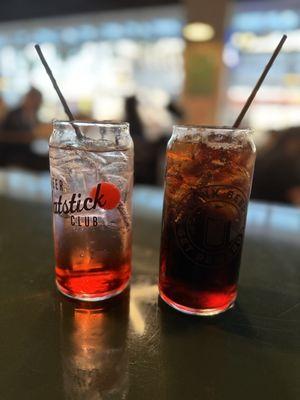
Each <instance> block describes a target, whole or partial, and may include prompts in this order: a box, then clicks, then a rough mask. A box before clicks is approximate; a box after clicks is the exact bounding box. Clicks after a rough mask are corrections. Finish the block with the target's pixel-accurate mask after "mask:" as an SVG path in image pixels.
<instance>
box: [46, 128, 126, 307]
mask: <svg viewBox="0 0 300 400" xmlns="http://www.w3.org/2000/svg"><path fill="white" fill-rule="evenodd" d="M75 129H76V130H77V132H78V130H80V133H81V134H80V135H78V133H77V134H76V131H75ZM49 155H50V173H51V180H52V200H53V233H54V247H55V260H56V284H57V287H58V289H59V290H60V291H61V292H62V293H64V294H65V295H67V296H69V297H73V298H77V299H81V300H89V301H96V300H101V299H106V298H108V297H111V296H114V295H116V294H118V293H120V292H121V291H123V290H124V289H125V287H126V286H127V285H128V281H129V278H130V274H131V194H132V183H133V142H132V139H131V137H130V134H129V125H128V124H127V123H112V122H99V123H91V122H78V121H76V122H72V123H70V122H64V121H55V122H54V129H53V133H52V135H51V138H50V149H49Z"/></svg>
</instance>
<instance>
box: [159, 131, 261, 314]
mask: <svg viewBox="0 0 300 400" xmlns="http://www.w3.org/2000/svg"><path fill="white" fill-rule="evenodd" d="M254 163H255V145H254V142H253V140H252V134H251V131H249V130H246V129H231V128H214V127H197V126H177V127H175V128H174V131H173V135H172V137H171V140H170V142H169V144H168V149H167V167H166V183H165V198H164V212H163V226H162V238H161V258H160V279H159V290H160V296H161V297H162V299H163V300H165V301H166V302H167V303H168V304H169V305H171V306H173V307H174V308H176V309H179V310H180V311H183V312H187V313H192V314H200V315H214V314H218V313H220V312H222V311H225V310H226V309H228V308H230V307H231V306H232V305H233V304H234V301H235V299H236V296H237V282H238V275H239V268H240V261H241V254H242V245H243V238H244V231H245V222H246V214H247V206H248V200H249V196H250V191H251V183H252V176H253V168H254Z"/></svg>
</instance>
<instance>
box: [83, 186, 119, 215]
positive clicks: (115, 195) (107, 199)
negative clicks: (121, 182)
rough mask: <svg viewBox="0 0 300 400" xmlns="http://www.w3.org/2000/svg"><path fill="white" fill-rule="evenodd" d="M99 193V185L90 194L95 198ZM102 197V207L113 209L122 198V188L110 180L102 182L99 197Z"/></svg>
mask: <svg viewBox="0 0 300 400" xmlns="http://www.w3.org/2000/svg"><path fill="white" fill-rule="evenodd" d="M96 194H97V186H94V187H93V189H92V190H91V192H90V196H91V197H92V198H93V199H95V197H96ZM99 197H100V199H101V204H102V205H101V208H104V210H112V209H113V208H116V207H117V205H118V204H119V203H120V200H121V193H120V190H119V189H118V188H117V186H116V185H114V184H113V183H110V182H101V183H100V193H99V196H98V198H99Z"/></svg>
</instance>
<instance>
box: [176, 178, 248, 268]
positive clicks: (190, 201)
mask: <svg viewBox="0 0 300 400" xmlns="http://www.w3.org/2000/svg"><path fill="white" fill-rule="evenodd" d="M184 203H185V204H184V209H185V210H187V211H186V212H185V213H183V214H182V215H181V216H180V217H179V218H178V219H177V221H176V223H175V224H174V226H175V233H176V238H177V241H178V244H179V247H180V248H181V250H182V252H183V253H184V254H185V256H186V257H187V258H188V259H189V260H190V261H192V262H193V263H194V264H197V265H199V266H202V267H209V268H211V267H219V266H222V264H224V263H225V262H228V261H231V260H232V259H234V258H235V257H237V256H239V255H240V251H241V246H242V241H243V234H244V227H245V217H246V207H247V197H246V196H245V195H244V193H243V192H242V191H241V190H240V189H239V188H236V187H232V186H225V185H211V186H206V187H202V188H200V189H197V190H195V191H191V193H190V195H189V196H188V198H187V199H186V200H185V202H184Z"/></svg>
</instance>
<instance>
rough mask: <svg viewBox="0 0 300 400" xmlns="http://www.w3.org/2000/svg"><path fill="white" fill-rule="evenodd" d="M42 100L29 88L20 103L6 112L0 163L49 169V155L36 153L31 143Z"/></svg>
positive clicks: (1, 133)
mask: <svg viewBox="0 0 300 400" xmlns="http://www.w3.org/2000/svg"><path fill="white" fill-rule="evenodd" d="M42 101H43V98H42V94H41V92H40V91H39V90H38V89H36V88H34V87H32V88H30V90H29V91H28V92H27V93H26V94H25V96H24V98H23V100H22V102H21V104H20V105H19V106H18V107H17V108H15V109H13V110H11V111H9V112H8V113H7V115H6V117H5V118H4V120H3V122H2V124H1V131H0V163H1V166H18V167H25V168H30V169H34V170H45V169H48V165H49V164H48V155H47V154H45V155H41V154H38V153H37V152H36V151H35V148H34V146H32V143H33V141H34V139H35V128H36V127H37V126H38V124H39V120H38V111H39V109H40V107H41V105H42Z"/></svg>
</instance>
